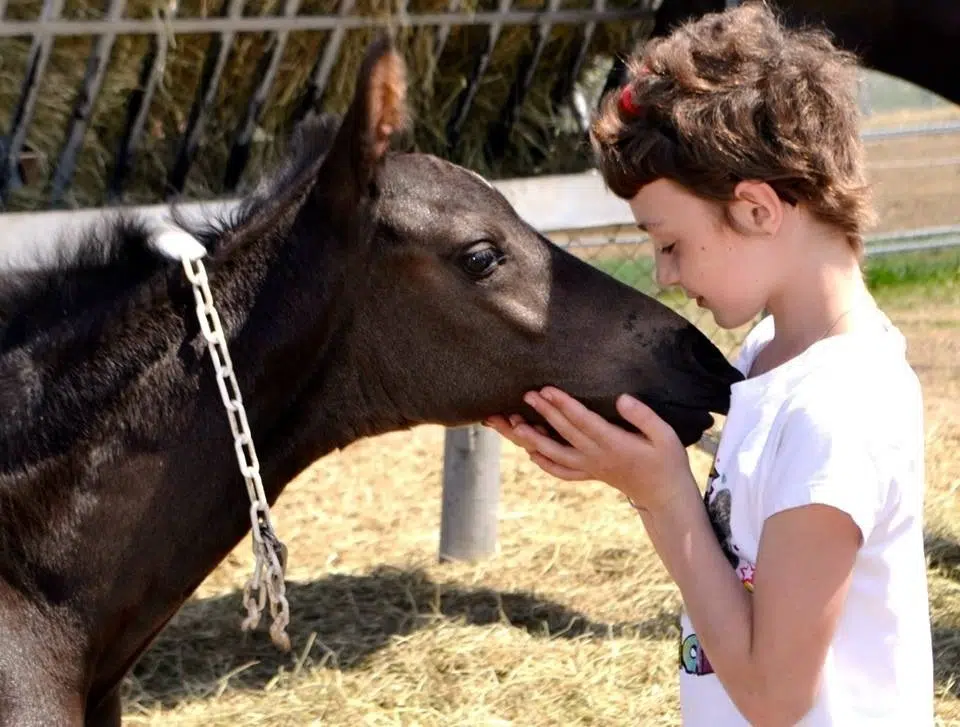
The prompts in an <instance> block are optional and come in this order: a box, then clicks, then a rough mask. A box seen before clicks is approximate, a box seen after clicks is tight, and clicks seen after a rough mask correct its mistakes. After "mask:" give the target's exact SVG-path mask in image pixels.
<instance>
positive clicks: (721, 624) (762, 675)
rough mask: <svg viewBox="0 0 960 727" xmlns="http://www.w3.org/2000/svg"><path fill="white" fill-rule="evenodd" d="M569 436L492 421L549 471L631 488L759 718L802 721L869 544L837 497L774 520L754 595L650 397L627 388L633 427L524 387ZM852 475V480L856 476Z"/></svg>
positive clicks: (703, 636) (696, 614)
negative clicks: (860, 554) (832, 503)
mask: <svg viewBox="0 0 960 727" xmlns="http://www.w3.org/2000/svg"><path fill="white" fill-rule="evenodd" d="M526 401H527V403H528V404H529V405H530V406H532V407H533V408H534V409H535V410H536V411H537V412H538V413H539V414H541V415H542V416H543V417H544V418H545V419H546V420H547V421H548V422H549V423H550V425H551V426H553V428H554V429H555V430H556V431H557V432H558V433H559V434H560V435H561V436H562V437H563V438H564V439H565V440H566V442H567V443H568V444H561V443H560V442H557V441H554V440H553V439H551V438H550V437H548V436H545V435H544V434H543V433H542V432H539V431H537V430H536V429H534V428H533V427H531V426H529V425H527V424H524V423H523V422H522V421H519V420H514V421H512V422H507V421H506V420H505V419H503V418H502V417H494V418H492V419H491V420H488V422H487V424H489V425H490V426H492V427H494V428H495V429H496V430H497V431H498V432H500V433H501V434H502V435H503V436H505V437H506V438H508V439H510V440H511V441H513V442H514V443H515V444H517V445H519V446H521V447H523V448H525V449H526V450H527V451H528V452H530V456H531V459H533V461H534V462H536V463H537V464H538V465H539V466H540V467H541V468H543V469H544V470H545V471H546V472H548V473H550V474H552V475H554V476H556V477H559V478H561V479H566V480H583V479H593V480H600V481H602V482H606V483H608V484H610V485H612V486H613V487H616V488H617V489H618V490H620V491H621V492H623V493H624V494H625V495H626V496H627V497H628V498H630V500H631V501H632V502H633V503H634V505H635V507H636V508H637V509H638V510H639V511H640V513H641V516H642V518H643V521H644V523H645V525H646V528H647V531H648V533H649V534H650V538H651V540H652V542H653V545H654V547H655V548H656V550H657V552H658V554H659V555H660V558H661V559H662V560H663V562H664V565H665V566H666V568H667V570H668V572H669V573H670V575H671V576H672V577H673V579H674V581H675V582H676V583H677V585H678V586H679V588H680V592H681V595H682V596H683V600H684V603H685V605H686V608H687V612H688V615H689V617H690V621H691V623H692V624H693V626H694V629H695V630H696V632H697V637H698V639H699V641H700V644H701V647H702V648H703V649H704V652H705V653H706V655H707V656H708V658H709V660H710V663H711V665H712V666H713V669H714V671H715V673H716V675H717V677H718V678H719V679H720V682H721V683H722V684H723V686H724V688H725V689H726V691H727V693H728V694H729V695H730V698H731V699H732V700H733V702H734V703H735V704H736V705H737V707H738V709H739V710H740V711H741V712H742V713H743V715H744V717H746V718H747V719H748V720H749V721H750V722H751V723H752V724H756V725H779V724H785V725H786V724H790V725H792V724H794V723H796V722H797V721H798V720H799V719H800V718H801V717H802V716H803V715H804V714H805V713H806V712H807V711H808V710H809V709H810V707H811V705H812V704H813V701H814V698H815V697H816V694H817V690H818V685H819V679H820V673H821V670H822V667H823V663H824V659H825V657H826V653H827V648H828V645H829V643H830V641H831V640H832V637H833V634H834V632H835V630H836V626H837V622H838V619H839V617H840V613H841V609H842V605H843V601H844V598H845V595H846V592H847V588H848V585H849V580H850V576H851V572H852V570H853V565H854V561H855V559H856V555H857V549H858V547H859V545H860V529H859V528H858V526H857V525H856V524H854V521H853V519H852V518H851V517H850V516H849V515H847V514H846V513H844V512H843V511H841V510H840V509H837V508H833V507H828V506H825V505H804V506H802V507H786V508H783V509H782V511H781V512H778V513H776V514H774V515H772V516H771V517H769V518H768V519H767V520H766V523H765V525H764V528H763V532H762V534H761V538H760V545H759V552H758V558H757V563H756V568H755V573H754V581H753V583H754V592H753V594H752V595H751V594H750V593H749V592H748V591H747V590H746V589H745V588H744V586H743V585H742V584H741V583H740V580H739V578H738V577H737V575H736V573H735V572H734V570H733V568H731V567H730V563H729V562H728V561H727V560H726V558H725V557H724V555H723V552H722V551H721V548H720V544H719V543H718V542H717V538H716V535H715V534H714V532H713V529H712V528H711V526H710V522H709V519H708V516H707V512H706V508H705V507H704V505H703V501H702V499H701V495H700V491H699V490H698V488H697V485H696V481H695V479H694V477H693V474H692V472H691V471H690V463H689V459H688V458H687V454H686V451H685V450H684V448H683V446H682V444H681V443H680V441H679V440H678V439H677V437H676V433H675V432H674V431H673V430H672V429H671V428H670V427H669V425H667V424H666V423H665V422H664V421H663V420H662V419H660V418H659V417H658V416H657V415H656V414H655V413H654V412H653V411H652V410H651V409H650V408H649V407H647V406H645V405H644V404H642V403H641V402H639V401H637V400H636V399H634V398H632V397H628V396H623V397H621V398H620V400H619V401H618V402H617V408H618V411H619V413H620V415H621V416H623V418H624V419H626V420H627V421H628V422H630V423H631V424H633V425H634V426H635V427H637V429H638V430H639V431H640V433H639V434H634V433H631V432H627V431H626V430H624V429H621V428H620V427H617V426H615V425H613V424H611V423H609V422H607V421H606V420H605V419H603V418H602V417H601V416H599V415H598V414H596V413H594V412H592V411H590V410H589V409H587V408H586V407H584V406H583V405H582V404H580V403H579V402H577V401H576V400H575V399H573V398H572V397H569V396H568V395H566V394H564V393H563V392H561V391H558V390H557V389H554V388H551V387H548V388H546V389H543V390H542V391H541V392H539V393H531V394H528V395H527V397H526ZM853 484H855V483H851V485H853Z"/></svg>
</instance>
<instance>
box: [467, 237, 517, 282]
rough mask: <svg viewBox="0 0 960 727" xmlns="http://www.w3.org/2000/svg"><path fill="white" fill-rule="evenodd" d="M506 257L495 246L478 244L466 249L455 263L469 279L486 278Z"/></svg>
mask: <svg viewBox="0 0 960 727" xmlns="http://www.w3.org/2000/svg"><path fill="white" fill-rule="evenodd" d="M505 257H506V256H505V255H504V254H503V252H502V251H501V250H500V249H499V248H497V247H496V246H494V245H492V244H490V243H489V242H480V243H477V244H476V245H473V246H471V247H470V248H468V249H467V250H466V251H465V252H464V253H463V254H462V255H460V257H459V258H457V263H458V264H459V265H460V268H461V269H462V270H463V272H465V273H466V274H467V275H469V276H470V277H471V278H477V279H481V278H486V277H487V276H489V275H491V274H492V273H493V271H494V270H496V269H497V267H498V266H499V265H500V263H502V262H503V260H504V258H505Z"/></svg>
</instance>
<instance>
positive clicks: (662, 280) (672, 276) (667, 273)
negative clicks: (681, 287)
mask: <svg viewBox="0 0 960 727" xmlns="http://www.w3.org/2000/svg"><path fill="white" fill-rule="evenodd" d="M679 282H680V278H679V276H678V275H677V268H676V266H675V265H671V264H670V261H669V260H662V259H661V260H658V261H657V285H658V286H660V287H661V288H669V287H670V286H672V285H676V284H677V283H679Z"/></svg>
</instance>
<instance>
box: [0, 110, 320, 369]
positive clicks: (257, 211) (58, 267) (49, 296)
mask: <svg viewBox="0 0 960 727" xmlns="http://www.w3.org/2000/svg"><path fill="white" fill-rule="evenodd" d="M337 122H338V120H337V119H336V117H333V116H331V115H328V114H315V113H311V114H310V115H308V116H307V117H305V118H304V120H303V121H301V122H300V123H299V124H298V125H297V127H296V128H295V129H294V131H293V134H292V136H291V139H290V141H289V143H288V151H287V154H286V155H285V159H284V160H283V162H282V163H281V165H280V167H279V168H278V169H277V170H276V171H275V172H274V173H273V174H271V175H269V176H266V177H264V178H263V179H262V180H261V181H260V183H259V184H258V185H257V186H256V187H255V188H254V189H253V190H252V191H251V192H250V193H249V194H247V195H246V196H245V197H244V199H243V200H242V201H241V202H240V204H239V205H238V206H237V207H236V208H235V209H234V210H233V211H231V212H229V213H226V214H223V215H220V216H215V217H214V218H213V219H210V220H206V221H203V222H196V221H191V220H188V219H187V218H186V217H185V216H184V214H183V213H182V212H181V211H180V210H179V209H178V208H177V207H176V206H171V216H172V218H173V220H174V221H175V222H176V223H177V224H179V225H180V226H182V227H183V228H184V229H186V230H187V231H188V232H190V233H191V234H192V235H193V236H194V237H196V238H197V239H198V240H199V241H200V243H201V244H202V245H203V246H204V247H205V248H206V250H207V252H208V255H210V256H211V257H212V258H213V261H214V262H216V260H218V259H220V258H221V257H223V256H225V255H227V254H229V252H230V250H228V249H227V248H228V247H229V248H231V249H235V247H236V246H238V245H242V244H245V243H246V242H248V241H251V240H254V239H256V238H257V237H258V233H259V232H260V231H262V230H269V229H271V228H272V227H273V226H274V223H275V221H276V220H277V219H278V218H279V217H280V216H282V215H284V214H285V213H286V212H287V211H289V210H290V208H291V206H292V205H295V204H298V203H299V201H300V200H302V199H303V196H304V195H305V194H306V193H307V192H308V191H309V189H310V187H311V186H312V183H313V181H314V179H315V175H316V171H317V169H318V168H319V166H320V165H321V164H322V162H323V159H324V158H325V156H326V154H327V152H328V151H329V149H330V147H331V145H332V143H333V139H334V137H335V134H336V130H337V125H338V124H337ZM152 234H153V230H152V228H151V226H150V225H148V223H147V222H146V221H145V220H143V219H142V218H140V217H139V216H137V215H135V214H132V213H128V212H120V213H114V214H109V215H104V216H102V217H100V218H99V219H98V220H97V221H96V222H95V223H93V224H92V225H90V226H88V227H87V228H86V229H85V230H83V231H82V232H80V233H79V235H76V236H75V237H74V238H73V239H66V238H61V239H60V240H58V244H57V245H56V247H54V248H53V250H54V252H53V254H52V259H51V260H50V262H49V263H48V264H47V265H46V266H45V267H43V268H42V269H30V270H5V271H4V270H0V353H3V352H5V351H10V350H12V349H13V348H16V347H17V346H19V345H22V344H23V343H25V342H26V341H28V340H30V338H31V337H33V336H34V335H36V334H38V333H40V332H42V331H44V330H46V329H48V328H49V327H51V326H53V325H55V324H56V323H58V322H60V321H63V320H64V319H66V318H69V317H71V316H72V315H74V314H77V313H79V312H81V311H87V310H92V309H94V308H102V307H104V306H107V305H109V304H112V303H114V302H115V301H118V300H120V299H124V298H128V297H129V296H131V295H133V294H134V293H135V292H136V291H137V290H138V289H140V288H141V287H142V286H143V285H145V284H147V283H148V282H150V281H154V280H158V279H159V278H160V276H163V277H164V278H166V277H167V276H169V275H170V274H172V273H174V272H175V274H182V272H181V270H180V264H179V263H178V262H175V261H172V260H170V259H168V258H166V257H164V256H163V255H161V254H160V253H159V252H157V251H156V250H154V249H153V247H152V246H151V237H152ZM227 241H229V242H227ZM235 243H236V244H235Z"/></svg>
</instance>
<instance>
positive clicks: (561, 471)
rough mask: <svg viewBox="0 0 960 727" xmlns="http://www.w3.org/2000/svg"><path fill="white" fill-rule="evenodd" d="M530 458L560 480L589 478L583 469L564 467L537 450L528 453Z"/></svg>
mask: <svg viewBox="0 0 960 727" xmlns="http://www.w3.org/2000/svg"><path fill="white" fill-rule="evenodd" d="M530 459H531V460H532V461H533V463H534V464H536V465H537V466H538V467H539V468H540V469H542V470H543V471H544V472H547V473H548V474H551V475H553V476H554V477H557V478H559V479H561V480H589V479H591V477H590V475H588V474H587V473H586V472H584V471H583V470H579V469H576V468H575V467H564V466H563V465H561V464H557V463H556V462H554V461H553V460H552V459H550V458H549V457H544V456H543V455H542V454H540V453H539V452H532V453H531V454H530Z"/></svg>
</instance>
